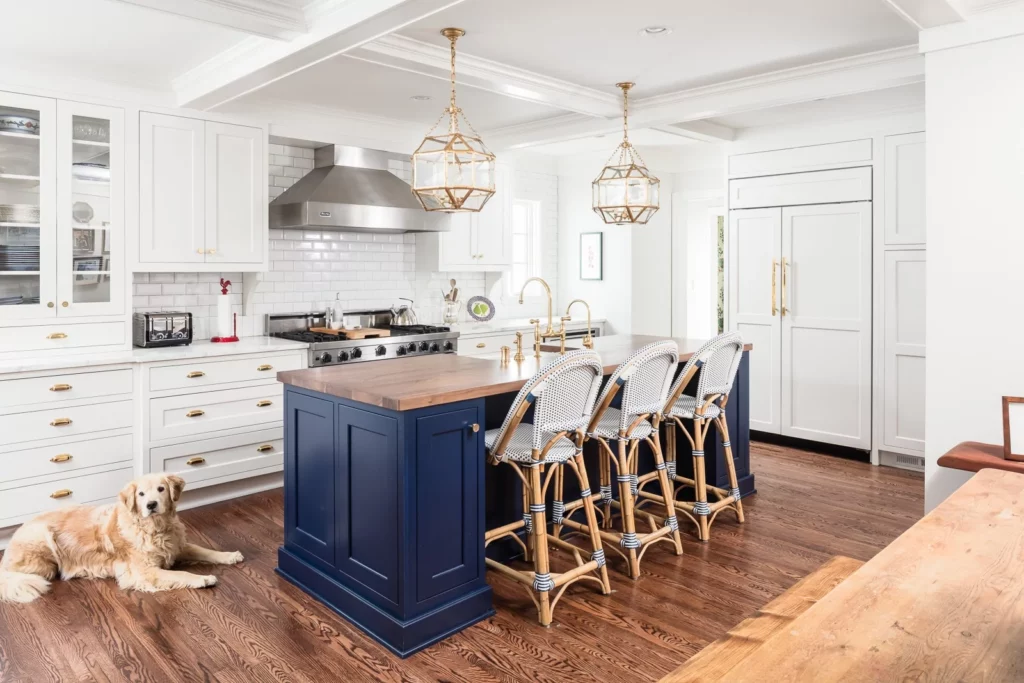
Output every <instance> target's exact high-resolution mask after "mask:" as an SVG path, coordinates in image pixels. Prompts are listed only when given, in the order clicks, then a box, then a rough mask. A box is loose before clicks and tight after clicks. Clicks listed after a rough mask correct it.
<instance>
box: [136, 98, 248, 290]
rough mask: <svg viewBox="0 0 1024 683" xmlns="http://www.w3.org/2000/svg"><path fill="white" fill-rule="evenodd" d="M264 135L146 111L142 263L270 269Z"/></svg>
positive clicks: (152, 267)
mask: <svg viewBox="0 0 1024 683" xmlns="http://www.w3.org/2000/svg"><path fill="white" fill-rule="evenodd" d="M264 135H265V133H264V131H263V129H261V128H253V127H249V126H237V125H232V124H226V123H215V122H212V121H201V120H198V119H192V118H186V117H182V116H167V115H164V114H153V113H149V112H142V113H141V115H140V120H139V139H140V149H139V211H140V216H139V254H138V270H143V271H147V270H148V271H180V270H184V271H199V272H203V271H214V272H220V271H225V270H231V271H238V272H245V271H262V270H266V266H267V264H266V258H267V172H266V152H265V145H264Z"/></svg>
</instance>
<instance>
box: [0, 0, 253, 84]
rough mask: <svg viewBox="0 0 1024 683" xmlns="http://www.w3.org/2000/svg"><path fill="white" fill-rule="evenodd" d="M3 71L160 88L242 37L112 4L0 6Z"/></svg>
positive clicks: (42, 0) (42, 1)
mask: <svg viewBox="0 0 1024 683" xmlns="http://www.w3.org/2000/svg"><path fill="white" fill-rule="evenodd" d="M2 5H3V7H2V9H0V34H2V36H3V51H4V62H5V66H7V67H8V68H10V67H11V66H12V65H14V64H16V65H18V66H23V67H25V68H32V67H42V68H44V69H45V68H49V69H60V70H61V71H62V72H64V73H68V74H71V75H75V76H78V77H82V78H88V79H90V80H98V81H111V82H117V83H121V84H125V85H134V86H141V87H152V88H164V87H167V86H168V85H169V83H170V81H171V80H172V79H174V78H175V77H177V76H180V75H181V74H183V73H185V72H186V71H188V70H189V69H192V68H193V67H196V66H198V65H199V64H201V63H203V62H204V61H206V60H207V59H210V58H211V57H213V56H214V55H216V54H218V53H219V52H222V51H223V50H226V49H228V48H229V47H232V46H233V45H236V44H237V43H238V42H239V41H241V40H243V39H244V38H246V37H247V34H245V33H241V32H238V31H235V30H232V29H229V28H225V27H223V26H218V25H214V24H208V23H204V22H201V21H196V20H194V19H188V18H185V17H180V16H177V15H174V14H168V13H166V12H159V11H156V10H152V9H147V8H144V7H138V6H136V5H131V4H128V3H124V2H116V1H114V0H32V2H16V1H14V0H12V1H11V2H3V3H2Z"/></svg>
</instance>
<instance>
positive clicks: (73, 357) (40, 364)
mask: <svg viewBox="0 0 1024 683" xmlns="http://www.w3.org/2000/svg"><path fill="white" fill-rule="evenodd" d="M306 348H308V347H307V345H306V344H304V343H302V342H294V341H288V340H286V339H277V338H273V337H242V338H241V339H240V340H239V341H237V342H229V343H223V344H214V343H213V342H210V341H206V340H203V341H196V342H192V344H190V345H189V346H166V347H163V348H150V349H139V348H132V349H127V350H124V351H108V352H104V353H89V352H88V351H84V352H80V353H69V354H61V355H55V354H53V353H50V354H49V355H45V356H41V355H34V356H29V355H25V356H16V357H12V358H4V359H0V374H6V373H14V372H34V371H38V370H57V369H64V368H82V367H91V366H100V365H123V364H129V363H154V362H166V361H172V360H186V359H194V358H216V357H219V356H237V355H242V354H246V353H272V352H276V351H292V350H298V349H306Z"/></svg>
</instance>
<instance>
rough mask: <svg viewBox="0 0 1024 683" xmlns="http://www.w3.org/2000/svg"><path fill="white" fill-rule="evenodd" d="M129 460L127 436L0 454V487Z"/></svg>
mask: <svg viewBox="0 0 1024 683" xmlns="http://www.w3.org/2000/svg"><path fill="white" fill-rule="evenodd" d="M131 460H132V435H131V434H122V435H121V436H108V437H106V438H102V439H88V440H84V441H69V442H67V443H62V444H58V445H55V446H42V447H40V446H36V447H35V448H30V449H26V450H21V451H10V452H8V453H0V484H2V483H6V482H10V481H17V480H18V479H27V478H29V477H43V476H50V475H54V474H65V473H68V472H74V471H75V470H80V469H84V468H86V467H96V466H97V465H111V464H114V463H118V462H125V463H127V464H129V465H130V464H131Z"/></svg>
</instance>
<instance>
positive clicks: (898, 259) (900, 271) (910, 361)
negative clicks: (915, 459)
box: [882, 250, 925, 451]
mask: <svg viewBox="0 0 1024 683" xmlns="http://www.w3.org/2000/svg"><path fill="white" fill-rule="evenodd" d="M884 344H885V351H884V355H885V357H884V367H885V370H884V373H885V380H884V384H885V392H884V395H885V398H884V406H885V408H884V411H883V417H882V421H883V430H882V431H883V442H884V445H885V446H888V447H892V448H903V449H908V450H912V451H924V405H925V392H924V389H925V383H924V377H925V375H924V366H925V252H924V251H923V250H916V251H911V250H906V251H904V250H900V251H887V252H886V253H885V342H884Z"/></svg>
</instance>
